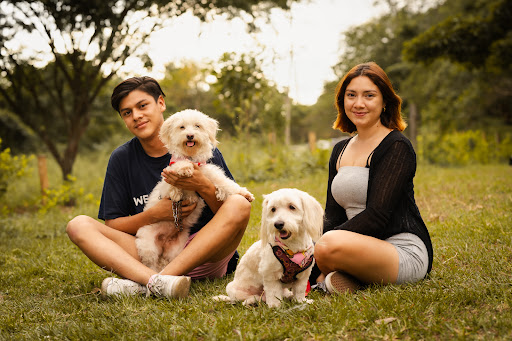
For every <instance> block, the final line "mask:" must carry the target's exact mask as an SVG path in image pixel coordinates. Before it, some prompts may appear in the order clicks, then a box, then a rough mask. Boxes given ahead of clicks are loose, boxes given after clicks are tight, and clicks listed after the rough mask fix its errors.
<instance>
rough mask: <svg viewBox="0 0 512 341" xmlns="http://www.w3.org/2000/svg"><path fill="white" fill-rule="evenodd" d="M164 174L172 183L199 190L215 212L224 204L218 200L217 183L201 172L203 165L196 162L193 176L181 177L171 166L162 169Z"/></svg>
mask: <svg viewBox="0 0 512 341" xmlns="http://www.w3.org/2000/svg"><path fill="white" fill-rule="evenodd" d="M162 176H163V178H164V180H165V181H166V182H167V183H168V184H170V185H173V186H176V187H178V188H181V189H184V190H187V191H194V192H197V193H198V194H199V195H200V196H201V198H203V199H204V201H205V202H206V205H208V207H210V209H211V210H212V212H213V213H216V212H217V210H218V209H219V207H220V206H221V205H222V202H221V201H218V200H217V197H216V196H215V192H216V188H215V185H214V184H213V183H212V182H211V181H210V179H208V178H207V177H206V176H205V175H204V174H203V172H201V167H199V166H198V165H197V164H195V163H194V173H193V174H192V176H191V177H180V176H178V175H177V174H176V173H174V172H172V171H170V169H169V167H167V168H165V169H164V170H163V171H162Z"/></svg>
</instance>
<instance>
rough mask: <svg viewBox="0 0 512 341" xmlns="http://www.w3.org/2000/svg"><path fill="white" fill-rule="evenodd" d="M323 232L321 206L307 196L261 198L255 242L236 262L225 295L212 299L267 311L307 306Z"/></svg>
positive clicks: (287, 193) (285, 192) (282, 193)
mask: <svg viewBox="0 0 512 341" xmlns="http://www.w3.org/2000/svg"><path fill="white" fill-rule="evenodd" d="M322 229H323V209H322V206H321V205H320V203H318V201H317V200H316V199H315V198H313V197H312V196H311V195H309V194H308V193H306V192H303V191H300V190H298V189H291V188H284V189H280V190H277V191H275V192H272V193H270V194H268V195H266V196H264V200H263V210H262V217H261V230H260V240H259V241H257V242H255V243H254V244H252V246H251V247H250V248H249V249H248V250H247V252H246V253H245V254H244V256H243V257H242V259H241V260H240V263H239V264H238V267H237V269H236V272H235V277H234V279H233V281H232V282H230V283H229V284H228V285H227V287H226V292H227V294H228V296H225V295H220V296H215V297H214V299H215V300H218V301H229V302H231V303H234V302H236V301H243V304H244V305H250V304H254V303H257V302H258V301H266V303H267V304H268V306H269V307H279V306H280V304H281V300H282V299H283V298H293V299H295V300H297V301H299V302H304V301H306V287H307V281H308V278H309V275H310V274H311V270H312V267H313V265H314V258H313V249H314V241H316V240H317V239H318V238H320V235H321V234H322ZM289 289H291V292H290V291H289ZM307 301H308V303H309V302H310V300H307Z"/></svg>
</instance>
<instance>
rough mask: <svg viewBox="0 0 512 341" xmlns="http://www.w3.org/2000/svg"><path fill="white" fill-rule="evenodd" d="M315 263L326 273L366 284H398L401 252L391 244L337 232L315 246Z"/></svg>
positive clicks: (332, 232)
mask: <svg viewBox="0 0 512 341" xmlns="http://www.w3.org/2000/svg"><path fill="white" fill-rule="evenodd" d="M315 260H316V262H317V264H318V267H319V269H320V270H321V271H322V273H323V274H325V275H327V274H329V273H331V272H333V271H340V272H345V273H347V274H349V275H352V276H354V277H355V278H356V279H358V280H359V281H361V282H363V283H381V284H388V283H395V282H396V279H397V276H398V264H399V259H398V252H397V251H396V249H395V247H394V246H393V245H391V244H390V243H388V242H386V241H383V240H380V239H377V238H373V237H369V236H365V235H362V234H358V233H354V232H350V231H343V230H334V231H329V232H327V233H325V234H324V235H323V236H322V237H321V238H320V239H319V240H318V242H317V243H316V245H315Z"/></svg>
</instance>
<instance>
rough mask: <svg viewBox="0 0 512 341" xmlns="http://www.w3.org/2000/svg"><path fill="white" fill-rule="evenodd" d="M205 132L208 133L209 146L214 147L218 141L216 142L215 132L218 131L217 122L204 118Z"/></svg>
mask: <svg viewBox="0 0 512 341" xmlns="http://www.w3.org/2000/svg"><path fill="white" fill-rule="evenodd" d="M205 130H206V132H207V133H208V137H209V139H210V142H211V144H212V145H213V146H214V147H216V146H217V144H218V143H219V141H217V131H219V130H220V129H219V122H218V121H217V120H215V119H213V118H211V117H209V116H207V118H206V123H205Z"/></svg>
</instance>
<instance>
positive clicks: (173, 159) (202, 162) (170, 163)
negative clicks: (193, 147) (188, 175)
mask: <svg viewBox="0 0 512 341" xmlns="http://www.w3.org/2000/svg"><path fill="white" fill-rule="evenodd" d="M184 160H188V161H192V160H190V159H189V158H186V157H183V156H179V157H178V156H174V155H171V160H170V161H169V166H171V165H173V164H175V163H176V162H178V161H184ZM193 163H195V164H197V165H198V166H202V165H205V164H206V161H199V162H193Z"/></svg>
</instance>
